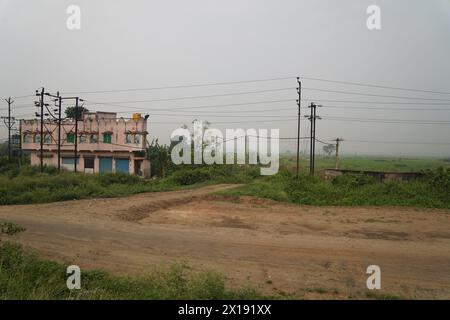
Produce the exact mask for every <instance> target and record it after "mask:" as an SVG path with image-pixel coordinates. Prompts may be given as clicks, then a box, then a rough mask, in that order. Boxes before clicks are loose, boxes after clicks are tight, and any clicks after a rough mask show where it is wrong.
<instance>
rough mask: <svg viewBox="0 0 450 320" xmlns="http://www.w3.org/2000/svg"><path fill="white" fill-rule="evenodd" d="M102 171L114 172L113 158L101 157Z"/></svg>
mask: <svg viewBox="0 0 450 320" xmlns="http://www.w3.org/2000/svg"><path fill="white" fill-rule="evenodd" d="M99 169H100V172H112V158H100V168H99Z"/></svg>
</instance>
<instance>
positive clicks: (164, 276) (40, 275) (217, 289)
mask: <svg viewBox="0 0 450 320" xmlns="http://www.w3.org/2000/svg"><path fill="white" fill-rule="evenodd" d="M67 266H68V265H64V264H60V263H57V262H53V261H48V260H43V259H41V258H39V257H38V255H37V254H35V253H34V252H32V251H29V250H26V249H24V248H22V247H21V246H20V245H18V244H13V243H10V242H3V243H0V300H11V299H14V300H30V299H31V300H41V299H45V300H47V299H51V300H59V299H83V300H91V299H96V300H97V299H102V300H108V299H114V300H121V299H127V300H136V299H139V300H141V299H152V300H158V299H163V300H166V299H208V300H211V299H262V298H264V296H263V295H262V294H260V293H258V292H257V290H256V289H254V288H252V287H250V286H247V287H246V286H243V287H241V288H237V289H229V288H226V286H225V280H224V277H223V276H222V275H221V274H219V273H217V272H214V271H207V272H201V273H197V274H193V273H192V272H190V270H189V268H188V266H186V265H183V264H174V265H172V266H171V267H170V268H167V269H164V270H163V269H161V270H156V271H154V272H152V273H150V274H148V275H146V276H142V277H137V278H134V277H133V278H132V277H116V276H112V275H110V274H108V273H107V272H105V271H102V270H90V271H84V270H82V271H81V289H80V290H69V289H67V286H66V280H67V274H66V269H67Z"/></svg>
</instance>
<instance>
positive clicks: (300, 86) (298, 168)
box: [297, 77, 302, 178]
mask: <svg viewBox="0 0 450 320" xmlns="http://www.w3.org/2000/svg"><path fill="white" fill-rule="evenodd" d="M297 84H298V87H297V93H298V99H297V108H298V120H297V121H298V123H297V178H298V175H299V170H300V106H301V97H302V95H301V94H302V83H301V81H300V78H299V77H297Z"/></svg>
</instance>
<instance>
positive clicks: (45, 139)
mask: <svg viewBox="0 0 450 320" xmlns="http://www.w3.org/2000/svg"><path fill="white" fill-rule="evenodd" d="M44 143H52V136H51V135H50V134H49V133H47V134H46V135H45V136H44Z"/></svg>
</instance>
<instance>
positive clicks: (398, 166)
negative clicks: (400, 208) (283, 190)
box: [280, 154, 450, 172]
mask: <svg viewBox="0 0 450 320" xmlns="http://www.w3.org/2000/svg"><path fill="white" fill-rule="evenodd" d="M280 163H281V165H282V166H284V167H286V168H288V169H290V170H295V167H296V155H293V154H289V155H286V154H285V155H283V156H282V157H281V161H280ZM335 164H336V160H335V158H334V157H323V156H319V157H316V170H318V171H320V170H322V169H325V168H334V167H335ZM300 167H301V170H302V171H308V170H309V157H308V156H305V155H301V156H300ZM439 167H444V168H450V158H419V157H417V158H416V157H387V156H385V157H383V156H373V157H370V156H344V157H341V158H340V160H339V168H340V169H351V170H361V171H363V170H373V171H394V172H416V171H422V170H432V169H436V168H439Z"/></svg>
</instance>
